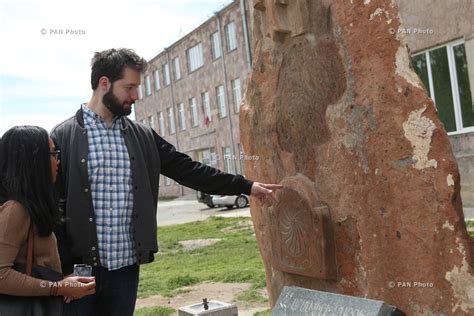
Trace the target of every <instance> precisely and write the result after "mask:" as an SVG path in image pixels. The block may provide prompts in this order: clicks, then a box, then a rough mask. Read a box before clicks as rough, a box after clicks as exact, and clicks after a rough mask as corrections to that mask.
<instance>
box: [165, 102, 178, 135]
mask: <svg viewBox="0 0 474 316" xmlns="http://www.w3.org/2000/svg"><path fill="white" fill-rule="evenodd" d="M166 114H167V115H168V132H169V133H170V134H174V133H176V126H175V125H174V114H173V108H167V109H166Z"/></svg>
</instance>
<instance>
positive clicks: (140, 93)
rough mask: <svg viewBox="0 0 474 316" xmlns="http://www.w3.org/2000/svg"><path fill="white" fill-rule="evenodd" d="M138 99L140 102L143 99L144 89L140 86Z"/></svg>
mask: <svg viewBox="0 0 474 316" xmlns="http://www.w3.org/2000/svg"><path fill="white" fill-rule="evenodd" d="M138 99H139V100H141V99H143V87H142V85H139V86H138Z"/></svg>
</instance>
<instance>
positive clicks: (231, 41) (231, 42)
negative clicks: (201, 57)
mask: <svg viewBox="0 0 474 316" xmlns="http://www.w3.org/2000/svg"><path fill="white" fill-rule="evenodd" d="M225 35H226V44H227V51H228V52H230V51H232V50H234V49H236V48H237V38H236V36H235V24H234V22H231V23H229V24H227V25H226V26H225Z"/></svg>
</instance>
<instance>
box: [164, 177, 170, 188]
mask: <svg viewBox="0 0 474 316" xmlns="http://www.w3.org/2000/svg"><path fill="white" fill-rule="evenodd" d="M164 177H165V176H164ZM165 185H166V186H170V185H171V179H170V178H168V177H165Z"/></svg>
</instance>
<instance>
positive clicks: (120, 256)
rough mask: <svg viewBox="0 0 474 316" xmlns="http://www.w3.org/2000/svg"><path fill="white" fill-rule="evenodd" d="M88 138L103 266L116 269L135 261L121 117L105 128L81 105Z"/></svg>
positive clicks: (130, 188) (93, 196)
mask: <svg viewBox="0 0 474 316" xmlns="http://www.w3.org/2000/svg"><path fill="white" fill-rule="evenodd" d="M82 108H83V112H84V126H85V128H86V129H87V137H88V141H89V156H88V160H87V167H88V172H89V183H90V187H91V192H92V203H93V205H94V213H95V219H96V226H97V239H98V242H99V256H100V262H101V265H102V266H103V267H107V268H108V269H109V270H116V269H119V268H122V267H125V266H129V265H132V264H134V263H136V262H137V260H136V252H135V244H134V238H133V226H132V211H133V192H132V189H133V185H132V170H131V167H130V158H129V156H128V150H127V146H126V145H125V141H124V139H123V137H122V134H121V132H120V124H121V122H120V120H117V119H115V120H114V121H113V123H112V125H111V126H109V127H107V124H106V123H105V122H104V120H103V119H102V118H101V117H100V116H99V115H97V114H96V113H94V112H93V111H92V110H90V109H89V108H88V107H86V106H85V105H83V107H82Z"/></svg>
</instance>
